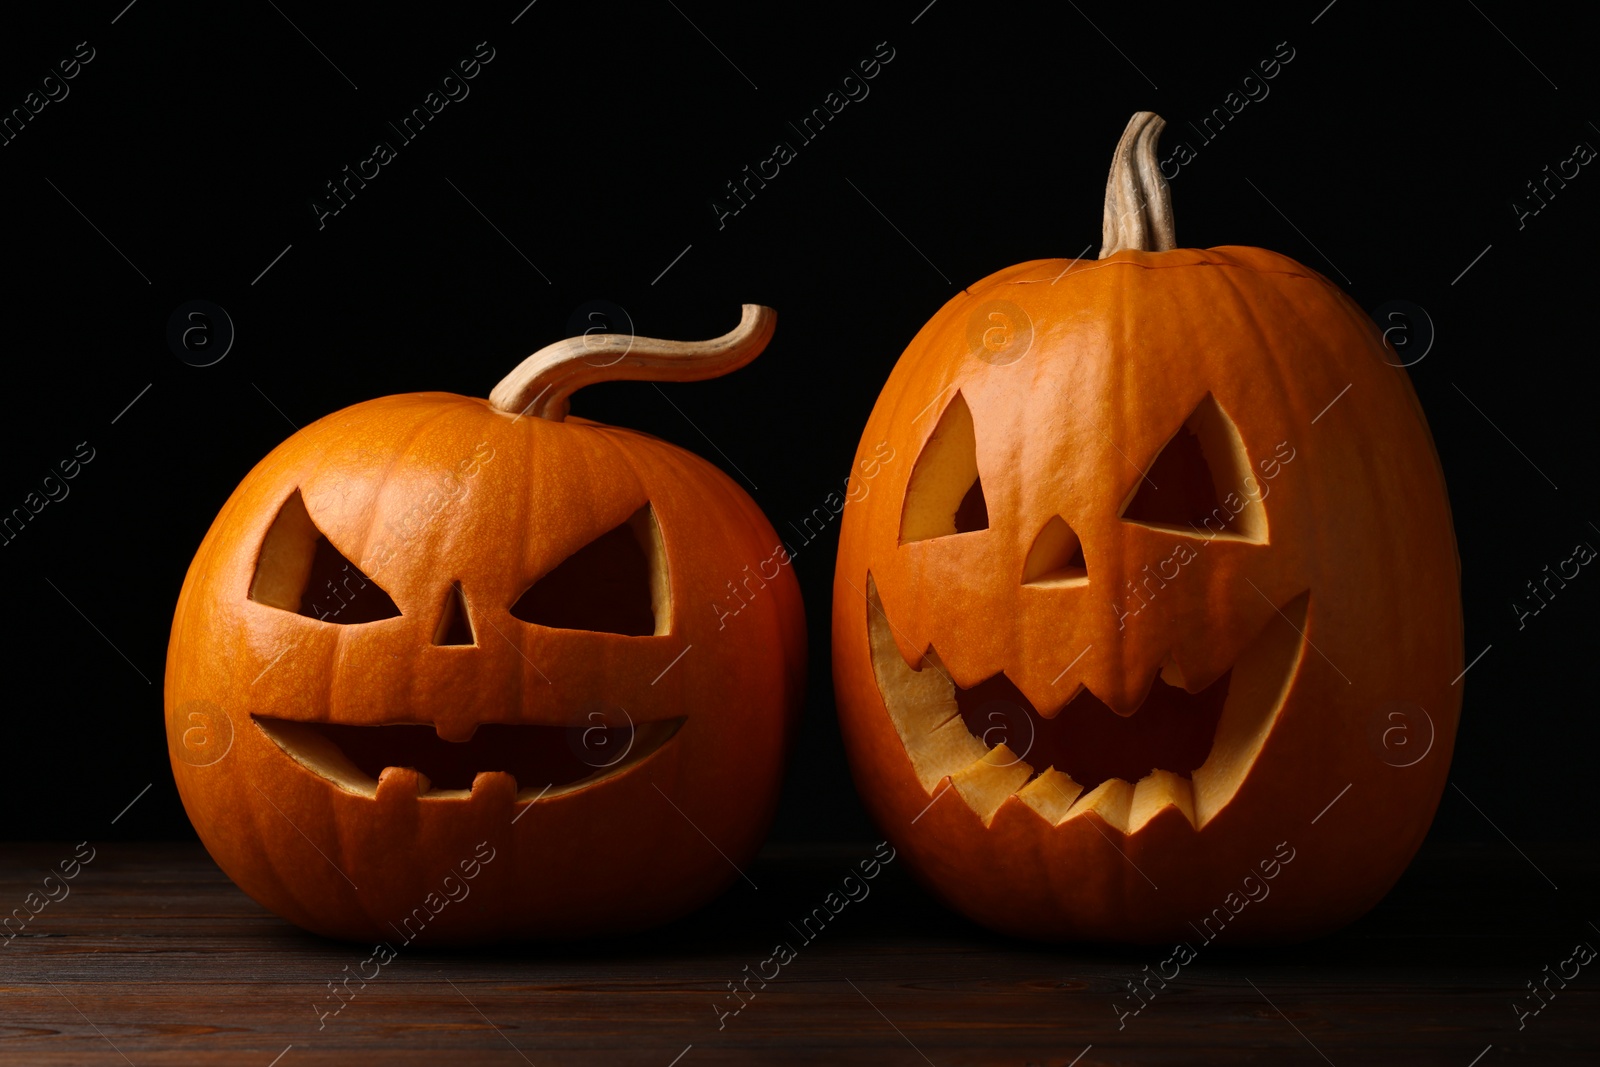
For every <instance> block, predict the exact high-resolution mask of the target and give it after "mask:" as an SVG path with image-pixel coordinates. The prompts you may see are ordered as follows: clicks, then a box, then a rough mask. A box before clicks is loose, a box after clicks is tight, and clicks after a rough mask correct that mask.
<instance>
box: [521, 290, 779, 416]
mask: <svg viewBox="0 0 1600 1067" xmlns="http://www.w3.org/2000/svg"><path fill="white" fill-rule="evenodd" d="M777 322H778V313H777V312H776V311H773V310H772V309H771V308H769V307H762V306H761V305H760V304H745V305H743V313H742V315H741V316H740V318H739V325H737V326H735V327H734V328H733V329H732V330H730V331H729V332H728V333H725V334H723V335H722V336H721V337H713V338H712V339H711V340H709V341H661V340H657V339H656V338H654V337H634V336H633V335H631V334H619V333H601V334H584V335H583V336H581V337H569V338H567V339H566V340H564V341H557V342H556V343H554V344H551V345H546V346H545V347H543V348H541V349H539V351H537V352H535V353H534V354H533V355H531V356H529V357H528V358H527V359H525V360H523V361H522V362H521V363H519V364H517V367H516V369H515V370H513V371H512V372H511V373H510V374H508V375H506V376H505V377H504V378H502V379H501V380H500V384H499V385H497V386H495V387H494V391H493V392H491V393H490V394H489V404H490V406H492V407H495V408H498V409H499V410H501V411H504V412H507V413H509V414H512V415H519V416H520V415H533V416H536V417H538V418H541V419H549V420H550V421H551V422H560V421H561V420H562V419H564V418H566V417H567V410H568V406H569V405H568V402H569V400H570V398H571V396H572V394H573V393H575V392H577V391H578V390H579V389H582V388H583V387H584V386H586V385H594V384H595V383H596V382H611V381H624V380H631V381H646V382H695V381H700V380H702V379H705V378H716V377H719V376H721V375H724V374H727V373H728V372H729V371H735V370H738V369H739V368H740V367H742V366H744V365H745V364H746V363H749V362H750V361H751V360H752V359H755V358H756V357H757V356H759V355H760V354H761V350H762V349H764V348H766V347H767V342H768V341H771V340H772V332H773V330H774V329H775V328H776V327H777Z"/></svg>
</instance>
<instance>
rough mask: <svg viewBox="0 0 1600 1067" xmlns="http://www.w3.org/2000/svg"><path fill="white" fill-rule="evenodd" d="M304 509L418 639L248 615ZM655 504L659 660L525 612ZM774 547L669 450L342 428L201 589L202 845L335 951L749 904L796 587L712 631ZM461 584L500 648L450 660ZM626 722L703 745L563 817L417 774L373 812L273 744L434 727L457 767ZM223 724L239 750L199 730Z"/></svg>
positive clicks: (191, 620) (317, 430) (589, 794)
mask: <svg viewBox="0 0 1600 1067" xmlns="http://www.w3.org/2000/svg"><path fill="white" fill-rule="evenodd" d="M296 489H298V490H300V492H301V494H302V497H303V500H304V502H305V506H306V509H307V511H308V512H309V514H310V517H311V519H312V520H313V522H314V523H315V524H316V526H317V527H318V528H319V529H320V530H321V531H322V533H323V534H324V535H326V537H327V539H328V540H329V541H330V542H331V543H332V544H333V545H334V547H336V548H338V549H339V551H340V552H341V553H342V554H343V555H344V556H345V557H346V558H347V559H348V560H351V561H357V562H359V563H360V564H361V567H362V569H363V570H364V571H368V572H369V573H371V574H372V578H373V580H374V581H375V582H377V583H378V584H379V585H380V586H381V587H382V588H383V589H384V590H385V591H386V592H387V593H388V594H389V595H390V596H391V597H392V598H393V600H394V602H395V604H396V605H397V606H398V608H399V609H400V612H401V615H400V616H399V617H397V618H390V619H386V620H383V621H378V622H370V623H365V624H362V625H359V626H354V625H352V626H345V625H338V624H336V623H334V622H324V621H320V620H318V619H314V618H307V617H304V616H302V615H298V614H296V613H294V612H293V611H286V610H280V609H278V608H273V607H270V606H267V605H265V604H261V603H257V602H255V601H253V600H251V599H250V598H249V593H250V590H251V583H252V575H253V573H254V571H255V568H256V565H257V557H258V555H259V553H260V552H261V548H262V545H263V539H264V538H265V536H266V534H267V531H268V529H269V527H270V526H271V525H272V524H273V522H274V518H275V516H276V515H277V514H278V512H279V509H280V507H281V506H282V505H283V504H284V503H285V501H286V500H287V499H288V498H289V497H290V496H291V495H292V494H293V493H294V491H295V490H296ZM646 502H648V503H649V505H650V506H651V508H652V509H653V513H654V516H655V520H656V523H657V526H658V529H659V531H660V537H661V541H662V545H663V547H664V550H665V558H666V561H667V573H668V582H669V585H670V590H671V593H670V597H671V610H670V616H669V618H670V621H669V623H668V624H667V626H666V627H665V630H666V632H665V633H660V632H659V630H658V635H647V636H623V635H620V634H616V633H600V632H586V631H579V630H562V629H551V628H545V627H540V626H534V625H530V624H529V623H526V622H523V621H520V620H518V619H516V618H513V617H512V616H511V615H510V614H509V613H508V611H509V608H510V607H511V605H512V604H513V603H514V602H515V601H516V600H517V598H518V596H519V594H521V593H522V592H523V590H524V589H525V588H527V587H528V585H529V582H530V580H532V579H533V578H535V577H536V576H539V575H541V574H544V573H545V572H547V571H548V570H550V569H551V568H552V567H554V566H556V565H557V564H558V563H560V562H561V561H562V560H563V559H565V558H566V557H567V556H568V555H569V554H570V553H572V552H574V551H575V550H577V549H579V548H580V547H582V546H584V545H585V544H587V543H589V542H590V541H591V540H592V539H593V538H594V537H596V536H597V535H600V534H602V533H604V532H605V531H606V530H609V529H612V528H614V527H615V526H617V525H618V524H619V523H620V522H623V521H624V520H626V519H627V518H628V516H629V515H630V514H632V513H633V512H634V511H635V510H636V509H638V508H640V507H641V506H642V505H644V504H645V503H646ZM776 543H777V537H776V535H775V534H774V533H773V531H772V529H771V527H770V525H769V524H768V523H767V521H766V519H765V518H764V517H763V515H762V514H761V512H760V510H759V509H758V508H757V507H756V505H755V504H754V503H753V502H752V501H751V500H750V499H749V498H748V497H747V496H746V495H745V494H744V493H743V491H741V490H740V489H739V488H738V487H737V486H736V485H734V484H733V483H732V482H731V481H730V480H729V479H728V478H727V477H726V476H724V475H723V474H722V473H721V472H720V471H718V470H717V469H716V468H715V467H713V466H711V465H710V464H708V463H706V462H705V461H703V460H701V459H700V458H698V457H696V456H694V455H692V454H690V453H688V452H686V451H684V450H682V449H680V448H677V447H675V446H673V445H670V444H667V443H665V442H663V441H660V440H657V439H655V438H652V437H650V436H647V435H645V434H641V433H636V432H633V431H629V430H625V429H619V428H616V427H611V426H605V425H602V424H598V423H593V422H589V421H586V420H580V419H571V420H568V421H566V422H559V421H548V420H546V419H542V418H519V417H516V416H512V415H510V414H507V413H505V412H503V411H498V410H495V409H493V408H492V407H491V406H490V405H489V404H488V403H487V402H486V401H483V400H478V399H471V398H467V397H461V396H455V395H452V394H446V393H423V394H411V395H403V396H392V397H386V398H383V399H378V400H373V401H370V402H367V403H362V404H357V405H355V406H353V407H350V408H347V409H345V410H343V411H340V412H337V413H335V414H333V415H329V416H328V417H326V418H323V419H321V420H319V421H317V422H316V423H314V424H312V425H310V426H307V427H306V428H305V429H303V430H301V431H299V432H298V433H296V434H295V435H294V436H292V437H291V438H289V439H288V440H287V441H285V442H284V443H283V444H282V445H280V446H279V447H278V448H276V449H275V450H274V451H273V452H272V453H271V454H270V455H268V456H267V457H266V458H265V459H264V460H263V461H262V462H261V463H260V464H259V465H257V466H256V468H255V469H254V470H252V471H251V472H250V474H249V475H248V476H247V477H246V478H245V479H244V481H243V483H242V484H241V485H240V486H239V487H238V489H237V490H236V491H235V492H234V493H233V495H232V496H231V497H230V499H229V500H228V502H227V504H226V505H225V506H224V507H223V509H222V511H221V513H220V514H219V515H218V517H217V519H216V521H215V522H214V524H213V525H212V527H211V530H210V532H209V533H208V534H207V535H206V537H205V539H204V541H203V543H202V544H201V546H200V549H199V551H198V553H197V554H196V556H195V559H194V562H193V564H192V565H191V567H190V569H189V572H188V576H187V578H186V579H185V581H184V585H183V590H182V593H181V594H180V597H179V601H178V607H177V613H176V616H175V617H174V620H173V626H172V637H171V645H170V650H169V654H168V660H167V672H166V714H167V731H168V739H169V748H170V751H171V753H172V768H173V774H174V776H175V777H176V779H177V784H178V789H179V793H180V795H181V796H182V799H183V803H184V806H185V808H186V810H187V811H188V814H189V817H190V819H191V820H192V822H193V823H194V826H195V828H196V830H197V831H198V832H199V835H200V838H201V840H202V841H203V842H204V843H205V846H206V848H207V849H208V850H209V851H210V853H211V855H212V857H213V858H214V859H215V860H216V862H217V864H218V865H219V866H220V867H221V868H222V869H223V871H225V872H226V873H227V874H228V875H229V877H231V878H232V879H233V880H234V881H235V882H236V883H237V884H238V885H239V886H240V887H241V888H242V889H244V890H245V892H247V893H248V894H250V896H252V897H254V898H255V899H256V900H257V901H259V902H260V903H262V904H263V905H265V906H266V907H268V908H270V909H272V910H273V911H275V912H277V913H278V914H279V915H281V916H283V917H285V918H287V919H289V920H290V921H292V922H294V923H297V924H298V925H300V926H302V927H305V928H306V929H308V930H312V931H314V932H317V933H320V934H324V935H328V936H334V937H342V938H351V939H363V940H384V941H388V942H391V943H392V944H394V945H399V944H400V943H401V940H400V939H401V938H405V939H406V940H407V941H409V940H411V936H410V935H411V934H412V933H413V932H416V933H417V937H416V940H418V941H427V942H432V943H463V942H476V941H484V940H489V939H500V938H546V937H548V938H568V937H580V936H586V935H590V934H596V933H611V932H619V931H625V930H631V929H637V928H642V927H646V926H650V925H654V924H657V923H660V922H664V921H666V920H669V919H672V918H674V917H676V916H678V915H681V914H683V913H685V912H687V911H689V910H691V909H693V908H695V907H698V906H699V905H701V904H703V903H705V902H706V901H708V900H709V899H711V898H712V897H713V896H715V895H716V894H717V893H718V892H719V891H721V890H722V889H723V888H725V887H726V886H727V885H728V884H729V883H730V882H731V881H732V880H733V879H735V878H736V877H737V876H738V875H737V870H736V868H735V866H734V865H735V864H744V863H746V862H748V861H749V860H750V858H751V857H752V856H753V855H754V853H755V851H756V849H757V847H758V846H759V844H760V842H761V840H762V838H763V835H764V833H765V830H766V827H767V825H768V822H769V821H770V818H771V814H772V811H773V808H774V805H775V803H776V799H777V794H778V787H779V783H780V779H781V774H782V768H783V760H784V756H785V750H786V747H787V741H788V735H789V733H790V732H791V727H792V725H793V722H794V720H795V717H796V715H797V713H798V709H799V701H800V696H801V687H802V684H803V670H804V656H805V647H804V643H805V637H804V625H803V614H802V607H801V602H800V596H799V590H798V587H797V585H796V583H795V581H794V579H793V576H792V575H790V574H789V573H788V571H787V568H784V569H782V570H781V571H780V572H779V573H778V574H777V575H776V576H774V577H771V578H770V579H769V580H767V582H766V584H765V586H764V587H763V588H761V589H760V590H759V591H758V592H757V594H756V595H753V596H751V597H749V603H748V606H747V607H746V608H745V610H743V611H742V612H740V614H739V617H738V618H737V619H736V620H725V621H726V625H725V626H723V627H722V628H721V629H719V628H718V617H717V614H716V613H715V612H714V611H713V610H711V609H710V607H709V606H708V605H709V604H710V602H712V601H715V600H719V599H720V598H722V597H724V596H726V582H727V581H728V580H729V579H730V578H733V577H735V576H736V574H737V571H738V566H737V565H736V564H735V562H734V561H738V562H739V563H743V562H744V561H754V560H761V559H765V558H767V557H768V556H769V555H770V554H771V548H772V545H774V544H776ZM374 572H375V573H374ZM457 582H458V583H459V587H460V590H461V596H462V597H463V598H464V601H465V603H466V606H467V611H468V616H469V618H470V620H471V627H472V630H473V633H474V636H475V638H476V643H475V644H474V645H471V646H465V647H463V646H455V647H439V646H437V645H435V644H434V643H433V635H434V631H435V627H436V625H437V624H438V621H439V617H440V605H441V604H443V603H444V602H445V600H446V598H447V597H448V596H449V595H450V590H451V586H452V583H457ZM196 708H199V709H202V715H201V719H195V718H192V713H193V712H194V710H195V709H196ZM619 708H620V709H623V710H624V711H625V713H626V716H627V717H628V718H629V719H631V721H632V722H633V723H635V724H638V725H639V726H641V727H642V726H644V725H645V724H648V723H651V722H656V721H660V720H667V719H672V718H676V717H682V718H683V723H682V725H681V727H680V728H679V729H678V731H677V732H676V734H674V735H672V736H671V737H670V739H668V740H666V741H665V742H664V743H662V744H661V745H660V747H659V748H657V749H656V750H654V751H653V752H652V753H651V754H649V755H648V756H647V757H645V758H643V759H641V760H639V761H637V762H633V763H631V764H628V763H624V764H619V766H621V767H622V768H623V769H621V770H620V771H618V772H616V773H613V774H611V775H610V776H609V777H605V778H603V779H602V780H598V781H595V782H593V783H592V784H588V785H586V786H583V787H581V788H576V789H565V790H564V789H562V788H555V789H552V790H550V791H549V793H548V795H545V796H543V797H542V798H539V799H531V798H530V797H529V791H530V789H534V790H536V789H537V787H538V786H539V785H540V783H539V782H536V781H535V782H528V781H522V782H519V783H516V785H518V786H520V787H521V788H522V798H521V799H518V798H517V796H515V795H514V788H515V787H514V786H513V785H512V784H511V782H510V780H509V779H506V778H503V777H499V778H493V777H492V778H491V779H481V778H480V780H479V781H478V782H477V783H475V785H474V788H473V792H472V793H471V794H470V795H460V796H454V797H427V796H424V797H418V796H417V795H416V788H417V785H416V783H415V781H414V780H413V779H410V778H409V777H408V776H407V775H406V774H395V775H392V777H393V778H394V781H392V782H391V781H389V780H387V779H388V778H389V777H390V775H386V778H385V780H384V781H383V782H381V783H380V785H379V787H378V789H377V791H376V796H370V797H369V796H364V795H359V794H358V793H355V792H351V791H349V790H346V789H343V788H341V787H340V786H339V785H337V784H335V783H334V782H333V781H330V780H329V779H327V778H325V777H322V776H320V775H319V774H317V773H314V772H313V771H312V770H309V769H308V768H307V767H305V766H302V765H301V764H300V763H298V762H296V761H295V760H293V759H291V758H289V757H288V755H287V754H286V752H285V751H284V750H282V749H281V748H280V747H279V745H278V744H276V743H275V742H274V741H273V740H271V739H270V738H269V737H268V736H267V734H266V733H264V732H263V730H262V729H261V728H260V727H259V726H257V725H256V724H255V723H254V722H253V721H252V716H253V715H264V716H272V717H276V718H279V719H294V720H300V721H305V722H320V723H345V724H378V723H397V722H419V723H432V724H436V725H437V729H438V732H439V735H440V736H441V737H443V738H448V739H451V740H460V739H462V738H464V737H466V736H468V735H470V734H471V733H472V732H473V731H474V730H475V729H476V728H477V727H478V726H479V725H481V724H486V723H515V724H524V725H527V724H539V725H544V726H556V727H566V728H569V729H570V731H571V732H572V733H573V734H574V735H579V734H581V733H582V731H584V730H585V729H587V728H589V727H590V726H591V725H593V723H594V722H595V721H596V720H594V719H592V718H590V714H591V713H592V712H596V711H604V712H606V713H607V714H608V716H609V718H608V721H610V722H612V723H615V722H616V721H617V720H616V717H615V716H616V712H617V709H619ZM205 709H210V714H212V715H214V716H217V717H218V718H219V719H220V718H226V720H227V722H226V723H222V722H220V721H216V722H210V723H207V722H204V721H203V720H204V717H205ZM197 723H199V724H200V725H202V726H204V727H206V728H207V729H209V730H210V731H211V732H212V733H213V734H216V735H220V734H226V733H228V732H229V731H230V730H231V735H232V741H231V748H230V749H229V750H228V752H227V754H226V756H225V757H223V758H221V759H219V760H217V761H216V762H211V763H207V764H206V765H197V764H198V763H201V762H204V761H202V760H198V759H196V758H195V757H194V755H193V753H192V752H186V751H185V748H184V746H185V745H186V744H188V743H190V742H191V741H192V742H196V743H203V742H205V741H206V737H205V736H203V735H202V734H193V730H194V727H195V726H196V724H197ZM191 735H192V736H191ZM480 786H481V788H480ZM708 838H709V842H714V843H715V845H713V844H711V843H709V842H708V840H707V839H708ZM719 849H720V850H721V851H720V853H719V851H718V850H719ZM485 857H489V858H488V859H487V860H485ZM468 871H470V872H471V874H472V877H471V878H470V880H468V879H467V878H466V877H464V875H465V872H468ZM447 876H448V877H450V879H451V880H450V881H449V882H446V878H447ZM463 887H464V888H463ZM463 894H464V895H463ZM447 895H448V897H449V899H446V897H447ZM441 902H443V903H442V905H441ZM419 909H421V910H420V911H419ZM413 916H415V919H414V921H412V922H410V923H408V922H407V920H408V918H409V917H413ZM424 928H425V929H424Z"/></svg>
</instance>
